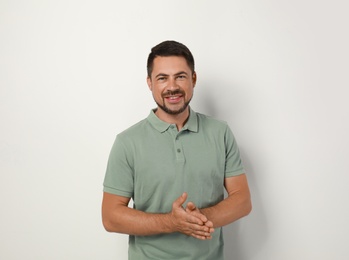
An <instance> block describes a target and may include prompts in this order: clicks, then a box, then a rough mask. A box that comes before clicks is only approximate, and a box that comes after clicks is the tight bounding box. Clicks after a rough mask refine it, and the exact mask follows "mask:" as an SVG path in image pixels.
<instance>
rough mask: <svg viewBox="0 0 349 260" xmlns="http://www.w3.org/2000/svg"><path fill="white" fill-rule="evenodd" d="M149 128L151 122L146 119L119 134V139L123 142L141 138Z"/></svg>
mask: <svg viewBox="0 0 349 260" xmlns="http://www.w3.org/2000/svg"><path fill="white" fill-rule="evenodd" d="M148 127H149V122H148V120H147V119H146V118H145V119H143V120H141V121H139V122H138V123H136V124H134V125H132V126H130V127H128V128H127V129H125V130H123V131H122V132H120V133H119V134H117V138H118V139H121V140H133V139H135V138H137V137H139V136H141V135H142V133H144V131H145V130H146V129H147V128H148Z"/></svg>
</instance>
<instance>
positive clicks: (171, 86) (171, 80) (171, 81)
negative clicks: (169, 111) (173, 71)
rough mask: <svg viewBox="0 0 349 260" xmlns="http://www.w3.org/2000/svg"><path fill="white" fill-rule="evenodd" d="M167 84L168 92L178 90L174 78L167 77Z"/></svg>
mask: <svg viewBox="0 0 349 260" xmlns="http://www.w3.org/2000/svg"><path fill="white" fill-rule="evenodd" d="M167 82H168V84H167V88H168V89H169V90H175V89H178V86H177V83H176V79H175V78H174V77H169V79H168V81H167Z"/></svg>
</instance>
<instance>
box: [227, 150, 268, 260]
mask: <svg viewBox="0 0 349 260" xmlns="http://www.w3.org/2000/svg"><path fill="white" fill-rule="evenodd" d="M240 153H241V157H242V159H243V162H244V167H245V170H246V174H247V178H248V182H249V186H250V190H251V196H252V212H251V213H250V215H248V216H247V217H245V218H242V219H240V220H238V221H236V222H234V223H232V224H230V225H228V226H226V227H224V228H223V234H224V243H225V249H224V254H225V259H226V260H251V259H253V258H254V257H255V256H256V255H258V252H259V251H260V250H261V248H262V247H263V245H264V243H265V241H266V240H267V238H268V225H267V219H266V215H265V213H264V209H263V205H262V201H261V199H260V193H259V191H258V185H257V183H256V181H255V180H256V179H255V174H256V172H255V171H254V169H253V167H252V164H251V162H250V161H249V160H248V156H247V155H246V154H245V153H244V150H243V149H241V147H240Z"/></svg>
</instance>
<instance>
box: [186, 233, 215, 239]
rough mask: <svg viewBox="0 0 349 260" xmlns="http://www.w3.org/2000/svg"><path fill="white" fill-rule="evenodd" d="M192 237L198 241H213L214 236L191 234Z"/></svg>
mask: <svg viewBox="0 0 349 260" xmlns="http://www.w3.org/2000/svg"><path fill="white" fill-rule="evenodd" d="M191 236H192V237H195V238H197V239H200V240H210V239H212V236H211V235H207V236H206V235H202V234H196V233H192V234H191Z"/></svg>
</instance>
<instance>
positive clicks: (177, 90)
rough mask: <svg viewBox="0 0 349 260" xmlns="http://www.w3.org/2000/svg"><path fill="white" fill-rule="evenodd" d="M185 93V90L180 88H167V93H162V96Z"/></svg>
mask: <svg viewBox="0 0 349 260" xmlns="http://www.w3.org/2000/svg"><path fill="white" fill-rule="evenodd" d="M178 94H179V95H183V96H184V94H185V93H184V91H183V90H180V89H176V90H167V91H166V92H165V93H163V94H162V97H163V98H165V97H170V96H175V95H178Z"/></svg>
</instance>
